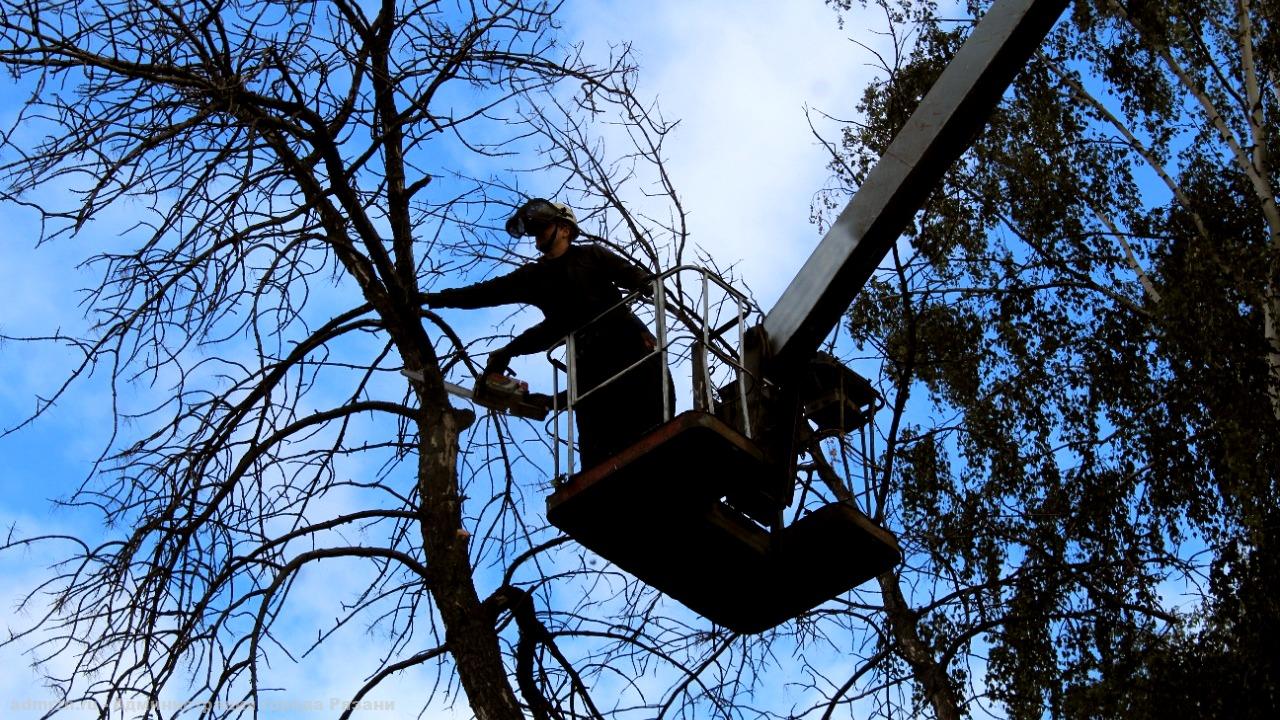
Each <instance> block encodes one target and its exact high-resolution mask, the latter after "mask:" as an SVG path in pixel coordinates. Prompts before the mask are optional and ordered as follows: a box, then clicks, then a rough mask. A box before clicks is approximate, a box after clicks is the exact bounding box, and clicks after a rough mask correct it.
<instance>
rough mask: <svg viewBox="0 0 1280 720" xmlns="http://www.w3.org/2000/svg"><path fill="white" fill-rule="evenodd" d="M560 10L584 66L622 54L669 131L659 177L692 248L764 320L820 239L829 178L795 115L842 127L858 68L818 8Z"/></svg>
mask: <svg viewBox="0 0 1280 720" xmlns="http://www.w3.org/2000/svg"><path fill="white" fill-rule="evenodd" d="M570 10H571V12H573V13H575V14H574V15H573V16H572V18H571V19H570V20H569V21H568V22H567V23H566V32H567V33H568V34H569V35H571V36H578V37H580V38H581V39H582V40H583V41H584V42H585V43H586V46H587V50H588V52H604V51H605V49H607V48H608V47H609V45H610V44H612V45H618V44H621V43H624V42H628V41H629V42H631V43H632V48H633V50H634V52H635V53H636V56H637V57H638V59H639V61H640V64H641V71H640V87H639V92H640V94H641V95H642V96H656V97H657V98H658V102H659V104H660V106H661V108H662V112H663V114H664V115H665V116H666V117H667V118H668V119H679V121H680V127H679V128H678V129H677V130H676V132H675V134H674V136H673V137H672V138H671V139H670V141H669V144H668V157H669V161H670V162H669V168H670V170H671V173H672V175H673V177H674V182H675V185H676V188H677V190H678V192H679V193H680V195H681V198H682V202H683V203H684V206H685V207H686V208H687V209H688V210H689V213H690V218H689V223H690V228H691V231H692V234H693V240H694V242H696V243H698V244H699V245H701V246H702V247H703V248H704V249H706V250H707V251H708V252H710V253H711V255H712V256H713V257H714V258H715V259H716V260H717V261H718V262H719V263H720V264H721V265H722V266H727V265H730V264H733V263H738V268H739V270H740V272H741V274H742V276H743V278H744V279H745V280H746V282H747V284H748V285H749V286H750V287H751V288H752V289H753V291H754V292H755V293H756V296H757V298H758V299H759V300H760V302H761V303H762V304H763V305H764V308H765V309H766V310H767V309H768V307H769V306H770V304H771V303H772V301H773V300H775V299H776V298H777V297H778V295H780V294H781V292H782V290H783V289H784V288H785V287H786V284H787V283H788V282H789V281H790V279H791V278H792V277H793V276H794V274H795V272H796V271H797V270H799V268H800V266H801V265H802V264H803V262H804V259H805V258H806V257H807V256H808V254H809V252H810V251H811V250H812V248H813V247H814V246H816V245H817V242H818V240H819V239H820V238H819V235H818V233H817V229H816V228H815V227H814V226H813V225H812V224H810V222H809V205H810V202H811V201H812V199H813V196H814V193H815V191H817V189H818V188H819V187H821V186H822V185H823V183H824V181H825V180H826V178H827V175H828V173H827V170H826V152H825V150H824V149H823V148H822V147H821V146H820V144H819V143H818V142H817V140H816V139H815V138H814V137H813V135H812V133H811V130H810V128H809V121H808V119H807V118H806V115H805V107H806V106H808V107H811V108H814V109H816V110H820V111H825V112H829V113H831V114H834V115H838V116H846V117H847V116H849V115H850V114H851V113H852V108H853V107H854V104H855V103H856V101H857V99H858V97H859V94H860V92H861V88H862V87H863V86H864V85H865V84H866V83H867V82H868V80H869V79H870V78H871V74H872V73H871V70H870V68H869V67H868V63H869V62H870V60H871V59H872V58H871V57H870V54H869V53H868V51H866V50H865V49H863V48H860V47H859V46H858V45H856V44H854V43H853V42H851V41H850V40H849V36H850V35H851V34H852V33H853V32H854V31H851V30H840V29H839V28H838V27H837V25H836V16H835V14H834V13H833V12H832V11H831V10H830V9H829V8H827V7H826V6H825V5H823V4H822V3H820V2H817V1H816V0H814V1H813V2H807V3H785V4H784V3H777V2H769V1H767V0H753V1H750V2H702V3H688V2H680V1H679V0H657V1H655V2H646V3H620V2H610V1H608V0H589V1H587V2H578V3H573V4H571V6H570ZM866 18H867V22H868V24H870V23H872V22H876V23H878V22H879V19H878V18H875V17H874V16H872V15H867V16H866ZM860 19H861V18H858V17H856V16H850V17H848V18H847V21H848V25H847V27H848V28H854V27H856V26H858V25H859V24H860V23H859V22H858V21H859V20H860ZM856 34H857V37H858V40H859V41H860V42H863V43H867V44H871V45H874V44H875V42H876V37H875V36H873V35H872V33H871V32H870V31H868V30H865V29H859V30H857V31H856ZM817 124H818V125H819V128H820V129H822V125H821V123H817ZM826 129H827V130H828V131H830V132H831V133H834V128H831V127H827V128H826Z"/></svg>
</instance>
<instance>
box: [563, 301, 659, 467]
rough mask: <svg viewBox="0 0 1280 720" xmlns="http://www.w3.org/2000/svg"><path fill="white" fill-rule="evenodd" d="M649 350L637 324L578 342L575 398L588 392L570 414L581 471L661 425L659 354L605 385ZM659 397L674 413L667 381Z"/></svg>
mask: <svg viewBox="0 0 1280 720" xmlns="http://www.w3.org/2000/svg"><path fill="white" fill-rule="evenodd" d="M653 347H654V341H653V336H652V335H650V334H649V331H648V330H647V329H646V328H645V327H644V326H643V325H642V324H639V322H638V321H636V322H635V323H632V322H625V323H623V322H619V323H613V324H610V325H607V326H604V327H601V328H599V329H598V330H595V331H594V332H590V333H584V334H583V336H582V337H581V338H580V339H579V341H578V343H577V352H576V357H577V372H578V394H579V395H586V394H587V393H588V392H589V391H591V394H590V395H588V396H587V397H586V398H584V399H582V400H581V401H579V403H578V404H577V405H576V406H575V408H574V413H575V415H576V418H577V426H578V453H579V455H580V457H581V459H582V468H583V469H584V470H585V469H588V468H591V467H594V466H596V465H598V464H600V463H601V462H603V461H605V460H607V459H609V458H610V457H612V456H614V455H616V454H618V453H619V452H621V451H623V450H625V449H626V448H627V447H628V446H630V445H632V444H634V443H635V442H636V441H637V440H639V439H640V438H641V437H643V436H644V435H645V434H647V433H648V432H650V431H651V430H653V429H654V428H656V427H657V426H659V425H661V424H662V422H663V420H664V417H663V401H662V399H663V394H664V383H663V381H662V375H663V372H662V355H661V354H657V355H654V356H653V357H650V358H648V359H645V360H644V361H643V362H641V363H640V364H639V365H638V366H636V367H634V368H632V369H630V370H628V371H627V372H626V373H624V374H622V375H621V376H620V377H617V378H614V379H613V380H612V381H609V379H610V378H612V377H613V376H614V375H616V374H618V373H620V372H622V371H623V370H624V369H625V368H627V367H628V366H630V365H632V364H633V363H636V362H637V361H639V360H640V359H641V358H644V356H645V355H646V354H648V353H650V352H652V351H653ZM606 381H608V382H607V384H604V385H602V383H606ZM665 394H666V396H667V398H668V401H669V402H670V407H672V408H674V407H675V391H674V388H673V387H672V385H671V383H670V381H668V382H666V383H665Z"/></svg>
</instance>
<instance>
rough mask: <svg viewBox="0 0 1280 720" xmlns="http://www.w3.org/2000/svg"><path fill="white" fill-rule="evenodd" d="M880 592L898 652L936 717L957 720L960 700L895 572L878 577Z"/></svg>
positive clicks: (958, 718)
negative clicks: (921, 635) (924, 636)
mask: <svg viewBox="0 0 1280 720" xmlns="http://www.w3.org/2000/svg"><path fill="white" fill-rule="evenodd" d="M877 581H879V583H880V594H881V595H882V596H883V598H884V611H885V614H886V615H888V617H889V631H890V632H891V633H892V634H893V639H894V641H896V642H897V643H898V647H899V648H900V649H901V655H902V658H903V659H904V660H906V661H907V664H908V665H910V666H911V674H912V675H913V676H914V677H915V680H916V682H918V683H920V687H921V688H923V690H924V697H925V699H926V700H927V701H928V702H929V705H930V706H931V707H932V708H933V713H934V716H935V717H937V718H938V719H939V720H960V702H959V700H958V699H957V698H956V693H955V689H954V688H952V686H951V678H950V677H948V676H947V669H946V668H944V667H942V666H941V665H939V664H938V661H937V660H936V659H935V658H934V657H933V650H932V649H931V648H930V647H929V645H928V644H927V643H925V642H924V641H923V640H921V639H920V631H919V628H918V627H916V622H917V621H918V619H919V618H918V616H917V615H916V614H915V613H914V612H912V610H911V608H910V607H908V606H907V601H906V599H905V598H903V596H902V586H901V585H900V584H899V583H898V574H897V573H896V572H888V573H885V574H883V575H881V576H880V577H879V578H877Z"/></svg>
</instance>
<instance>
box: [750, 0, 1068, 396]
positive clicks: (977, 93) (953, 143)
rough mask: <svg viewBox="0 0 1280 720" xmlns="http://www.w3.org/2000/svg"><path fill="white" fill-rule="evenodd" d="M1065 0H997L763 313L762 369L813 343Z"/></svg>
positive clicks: (800, 358) (785, 363)
mask: <svg viewBox="0 0 1280 720" xmlns="http://www.w3.org/2000/svg"><path fill="white" fill-rule="evenodd" d="M1068 2H1069V0H996V2H995V3H994V4H993V5H992V6H991V8H990V9H989V10H988V11H987V14H986V15H985V16H984V17H983V18H982V22H981V23H979V24H978V27H976V28H975V29H974V31H973V33H972V34H971V35H970V36H969V38H968V39H967V40H965V43H964V45H963V46H962V47H961V48H960V51H959V52H957V53H956V55H955V57H954V58H952V60H951V62H950V63H948V64H947V67H946V69H944V70H943V71H942V75H941V76H940V77H939V78H938V80H937V81H936V82H935V83H934V84H933V87H932V88H930V90H929V92H928V94H926V95H925V97H924V100H922V101H921V102H920V106H919V107H917V108H916V111H915V112H914V113H913V114H912V115H911V117H910V119H908V120H907V124H906V125H904V126H903V128H902V129H901V130H900V131H899V132H898V134H897V136H896V137H894V139H893V142H892V144H890V145H889V149H888V150H886V151H885V154H884V156H883V157H881V158H880V161H879V162H878V163H877V164H876V166H875V167H874V168H873V169H872V170H871V173H870V174H869V175H867V179H866V181H865V182H863V184H862V186H861V187H860V188H859V189H858V192H857V193H856V194H855V195H854V196H853V199H852V200H850V201H849V204H848V205H847V206H845V209H844V210H843V211H842V212H841V213H840V216H839V217H838V218H837V219H836V222H835V224H834V225H832V226H831V229H830V230H829V231H828V232H827V234H826V237H824V238H823V239H822V242H821V243H819V244H818V247H817V248H816V249H815V250H814V251H813V254H812V255H810V256H809V259H808V260H807V261H806V262H805V264H804V267H802V268H801V269H800V272H799V273H798V274H797V275H796V277H795V278H794V279H793V280H792V281H791V284H790V285H789V286H788V287H787V289H786V290H785V291H784V292H783V293H782V297H780V298H779V299H778V302H777V304H775V305H774V306H773V309H772V310H770V311H769V313H768V314H767V315H766V316H765V319H764V331H765V335H766V338H767V340H766V342H767V343H768V351H767V352H766V355H767V357H768V360H767V361H766V362H765V363H764V367H765V368H766V372H767V373H768V374H769V375H771V376H773V377H774V378H775V379H778V377H779V376H780V375H782V376H785V374H786V373H787V372H789V371H790V370H793V369H794V368H795V367H796V366H797V365H798V364H799V363H803V362H805V361H807V360H808V359H809V358H810V357H812V356H813V354H814V352H816V351H817V349H818V347H819V346H820V344H821V343H822V340H823V339H824V338H825V337H826V336H827V334H828V333H829V332H831V328H833V327H835V324H836V323H837V322H838V321H839V319H840V315H841V314H842V313H843V312H844V311H845V310H846V309H847V308H848V307H849V303H851V302H852V301H853V298H854V297H855V296H857V294H858V293H859V292H860V291H861V290H862V288H863V286H864V285H865V284H866V282H867V279H868V278H870V277H871V273H872V272H874V271H875V269H876V267H877V266H879V265H880V261H882V260H883V259H884V257H885V255H887V254H888V253H889V250H890V249H891V248H892V247H893V244H894V243H895V242H897V240H898V236H899V235H901V233H902V230H903V228H904V227H906V224H907V223H908V222H909V221H910V220H911V217H912V216H913V215H914V214H915V213H916V211H917V210H918V209H919V208H920V206H921V205H923V204H924V201H925V199H926V198H927V197H928V195H929V193H930V192H932V191H933V189H934V188H935V187H936V186H937V184H938V183H939V182H940V181H941V180H942V176H943V175H944V174H945V173H946V172H947V170H948V169H950V168H951V166H952V165H953V164H954V163H955V161H956V160H957V159H958V158H959V157H960V155H961V154H962V153H963V152H964V151H965V149H966V148H967V147H968V146H969V144H970V142H972V138H973V136H974V134H975V133H976V132H977V131H978V130H979V129H980V128H981V127H982V126H983V125H984V124H986V122H987V118H988V117H989V116H990V115H991V111H992V110H993V109H994V108H995V106H996V104H997V103H998V102H999V101H1000V96H1001V95H1003V94H1004V91H1005V90H1006V89H1007V88H1008V87H1009V84H1010V83H1011V82H1013V78H1014V76H1015V75H1016V74H1017V73H1018V71H1019V70H1021V69H1022V68H1023V66H1024V65H1026V63H1027V60H1028V59H1030V57H1031V54H1032V53H1033V52H1035V49H1036V48H1037V47H1038V46H1039V45H1040V42H1041V41H1042V40H1044V37H1045V35H1047V34H1048V32H1049V29H1050V28H1052V27H1053V24H1054V23H1055V22H1056V21H1057V19H1058V17H1059V16H1060V15H1061V14H1062V11H1063V9H1065V8H1066V6H1067V3H1068Z"/></svg>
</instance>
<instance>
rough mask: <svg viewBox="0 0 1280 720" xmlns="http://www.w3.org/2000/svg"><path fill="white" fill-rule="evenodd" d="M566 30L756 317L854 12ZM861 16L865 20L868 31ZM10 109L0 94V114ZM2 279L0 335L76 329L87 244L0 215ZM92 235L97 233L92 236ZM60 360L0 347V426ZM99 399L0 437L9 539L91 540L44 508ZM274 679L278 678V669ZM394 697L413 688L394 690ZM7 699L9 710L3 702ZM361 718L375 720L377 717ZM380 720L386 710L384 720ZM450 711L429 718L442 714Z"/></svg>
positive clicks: (3, 516) (71, 466) (23, 572)
mask: <svg viewBox="0 0 1280 720" xmlns="http://www.w3.org/2000/svg"><path fill="white" fill-rule="evenodd" d="M565 10H566V14H565V15H564V18H563V24H564V32H565V35H566V36H567V37H568V38H570V39H579V40H581V41H583V42H584V43H585V44H586V50H587V52H588V54H589V55H590V54H591V53H601V54H603V53H606V52H607V51H608V47H609V46H610V45H611V44H618V43H622V42H630V43H632V44H633V48H634V50H635V52H636V54H637V56H638V58H639V60H640V63H641V67H642V70H641V76H640V86H639V92H640V94H641V95H642V96H651V97H656V98H657V100H658V102H659V103H660V105H661V108H662V110H663V112H664V114H665V115H666V116H667V117H668V118H670V119H677V118H678V119H680V121H681V125H680V127H679V129H678V130H677V131H676V133H675V135H674V137H673V138H672V139H671V141H670V143H669V145H668V156H669V159H670V164H669V170H670V172H671V174H672V175H673V177H674V179H675V183H676V186H677V188H678V189H679V192H680V194H681V197H682V200H683V203H684V205H685V207H686V208H687V209H688V210H689V212H690V218H689V222H690V228H691V230H692V239H693V241H694V242H696V243H698V244H699V245H700V246H701V247H702V248H703V249H705V250H706V251H707V252H708V253H710V254H711V255H712V256H713V257H715V258H716V259H717V261H718V262H720V263H721V264H722V265H734V264H736V268H737V271H738V273H739V274H740V275H741V276H742V278H743V279H744V280H745V282H746V283H747V284H748V285H749V286H750V287H751V289H752V290H753V292H754V293H755V296H756V298H757V299H758V300H759V301H760V302H761V304H762V305H763V306H764V307H765V308H767V307H769V305H770V304H771V302H772V301H773V300H774V299H775V298H776V297H777V296H778V295H779V294H780V293H781V291H782V289H783V288H784V287H785V286H786V284H787V282H788V281H789V280H790V278H791V277H792V275H793V274H794V272H795V271H796V270H797V269H798V268H799V267H800V265H801V264H802V263H803V261H804V259H805V257H806V256H807V255H808V252H809V250H810V249H811V248H812V247H813V246H814V245H816V243H817V241H818V239H819V236H818V233H817V230H816V229H815V228H814V226H813V225H811V224H810V223H809V205H810V202H811V200H812V198H813V195H814V192H815V191H816V190H817V189H818V188H820V187H821V186H822V185H823V183H824V181H825V180H826V177H827V172H826V170H825V167H824V164H825V157H824V151H823V150H822V148H821V147H820V146H819V144H818V143H817V141H816V140H815V139H814V138H813V137H812V135H811V131H810V128H809V121H808V119H807V118H806V115H805V110H804V108H805V106H806V105H808V106H810V107H812V108H814V109H816V110H820V111H826V112H830V113H832V114H834V115H837V116H842V117H848V116H849V115H850V114H851V112H852V107H853V105H854V103H855V102H856V100H857V98H858V97H859V94H860V90H861V88H862V86H863V85H864V84H865V83H866V82H867V81H868V80H869V79H870V78H871V77H872V74H873V71H872V68H871V67H870V63H871V62H872V60H873V58H872V57H871V56H870V55H869V53H868V52H867V51H866V50H865V49H862V48H860V47H858V46H857V45H856V44H854V43H853V42H851V41H850V39H849V37H850V36H855V37H856V38H857V39H858V40H859V41H861V42H863V43H867V44H871V45H875V44H877V43H878V42H879V39H878V38H877V37H876V36H874V35H873V34H872V33H871V32H870V31H868V30H867V29H866V28H865V27H860V25H861V23H859V22H858V21H857V18H856V17H853V18H850V19H849V21H848V22H847V24H846V27H845V29H844V30H840V29H838V28H837V26H836V18H835V15H834V13H833V12H831V11H830V10H829V9H828V8H827V7H826V6H825V5H824V4H823V3H822V2H821V1H820V0H809V1H807V2H803V3H778V2H771V1H769V0H752V1H749V2H727V1H722V2H702V3H696V4H695V3H688V2H680V1H679V0H659V1H656V2H644V3H641V2H607V1H605V0H570V1H569V2H568V3H567V4H566V8H565ZM877 23H878V18H877V17H876V16H874V15H873V16H871V18H870V19H869V20H868V24H872V25H874V24H877ZM19 100H20V97H15V93H13V92H12V91H10V90H8V89H6V91H5V93H4V95H3V98H2V99H0V117H4V118H7V117H10V116H11V114H12V113H13V112H14V104H15V103H16V102H18V101H19ZM0 222H2V223H3V225H4V227H5V228H6V232H5V233H4V238H3V240H0V283H2V284H3V285H2V286H3V287H4V288H5V289H6V291H7V292H8V293H9V294H10V297H9V298H8V302H6V303H4V304H3V306H2V307H0V328H3V330H4V332H5V333H6V334H11V335H27V334H46V333H49V332H52V331H54V330H56V329H58V328H62V329H64V330H67V331H69V332H73V333H74V331H75V330H76V329H78V328H82V327H83V326H84V318H83V313H82V311H81V308H80V307H79V306H78V295H77V290H78V289H80V288H82V287H86V286H90V285H92V284H94V280H93V278H92V277H90V276H89V275H86V274H83V273H80V272H77V271H75V270H74V269H73V265H74V263H75V262H76V261H77V260H78V259H79V258H81V257H83V247H84V246H85V245H86V244H89V243H100V242H109V241H110V238H109V237H106V236H89V237H84V236H82V237H80V238H77V239H76V240H74V241H71V242H68V243H61V244H55V245H52V246H47V247H43V248H40V249H35V248H34V247H33V245H34V238H35V228H34V227H32V226H31V222H32V219H31V217H30V216H29V215H28V214H25V213H23V212H22V211H21V210H19V209H15V208H12V207H7V206H0ZM102 227H103V228H104V229H105V227H107V225H105V224H104V225H103V226H102ZM73 359H74V358H73V357H72V356H70V355H68V353H67V352H66V351H64V350H59V349H57V348H53V347H39V348H37V347H34V346H28V345H22V346H17V345H14V344H9V345H6V346H0V369H2V370H3V372H4V379H5V381H4V383H3V384H2V385H0V427H4V428H9V427H12V426H14V425H15V424H16V423H18V422H21V420H22V418H23V417H25V416H26V414H28V413H29V412H30V410H31V409H32V408H33V407H34V404H35V394H36V393H46V392H48V391H50V390H51V389H52V388H53V387H55V384H56V382H57V379H58V378H60V377H61V376H62V375H63V374H64V373H65V372H66V371H67V370H68V369H69V368H70V363H71V362H72V361H73ZM109 407H110V403H109V397H108V396H107V395H106V393H105V391H104V389H103V388H101V387H96V386H94V384H93V383H89V384H86V385H83V386H80V387H78V388H77V389H76V392H75V393H74V394H73V395H72V396H70V397H68V398H66V399H64V400H63V401H62V402H60V403H59V405H58V406H57V407H56V408H55V409H54V410H53V411H52V412H51V413H49V414H48V415H47V416H46V417H44V418H42V419H41V420H40V421H39V422H37V423H36V424H35V425H33V426H32V427H30V428H28V429H26V430H24V431H22V432H21V433H19V434H16V435H11V436H9V437H6V438H4V439H0V453H3V458H4V462H3V463H0V497H2V498H3V500H0V522H2V523H3V525H4V526H5V527H6V528H8V527H9V526H11V525H16V526H17V527H18V528H19V530H20V532H21V533H22V534H35V533H45V532H49V533H57V532H79V533H82V534H92V533H94V532H95V528H94V527H93V525H92V520H91V517H90V516H82V515H78V514H75V513H68V512H65V511H55V510H53V509H52V507H51V505H50V504H49V502H48V499H49V498H52V497H57V496H61V495H64V494H65V493H67V492H69V491H70V490H72V489H73V488H74V486H75V485H76V484H77V483H78V482H79V481H80V480H81V479H82V478H83V477H84V476H85V473H86V472H87V471H88V468H89V465H90V464H91V463H92V462H93V460H94V459H95V458H96V457H97V454H98V453H99V452H100V451H101V448H102V446H103V443H104V442H105V438H106V437H107V435H106V433H108V432H109V431H110V426H111V425H110V424H111V416H110V410H109ZM49 561H50V557H49V555H47V554H46V553H45V552H44V551H42V550H41V551H33V552H31V553H28V554H26V555H15V554H11V553H10V554H5V555H3V556H0V587H2V588H3V590H0V602H4V603H5V605H6V606H7V607H12V606H13V605H14V603H15V602H16V601H17V598H18V597H19V593H21V592H22V591H23V590H25V589H29V588H31V587H33V585H34V582H35V581H36V579H37V578H39V577H42V576H43V575H44V574H45V573H46V567H47V565H48V563H49ZM324 652H326V653H330V654H331V655H332V658H331V660H329V661H328V662H324V663H322V669H321V670H320V671H313V672H312V673H311V674H308V675H306V676H305V677H304V676H302V675H301V674H300V673H299V674H296V675H295V676H294V677H292V678H290V679H291V680H292V683H291V684H290V687H291V688H296V690H291V692H293V695H291V696H290V697H294V698H301V699H307V700H314V699H320V700H324V699H327V698H328V697H329V693H328V692H327V691H326V690H325V688H326V687H327V685H326V677H327V676H328V674H332V675H334V676H336V675H341V674H342V672H343V670H344V669H345V667H348V666H349V664H350V662H351V661H352V657H353V656H355V655H359V654H369V653H372V652H374V650H373V649H370V648H368V647H361V646H358V645H352V646H345V647H344V646H335V647H330V648H328V649H326V650H325V651H324ZM25 665H26V660H25V659H24V658H23V657H22V656H21V655H19V654H18V653H17V652H16V650H15V649H13V648H5V649H3V650H0V666H2V667H5V668H6V671H5V673H4V674H3V676H0V716H4V717H18V718H22V717H35V716H37V715H38V713H37V712H35V711H34V710H31V709H30V708H31V707H32V705H23V702H25V701H34V704H35V705H38V704H39V701H41V700H46V699H48V697H49V696H48V695H47V694H45V693H43V692H42V690H41V689H40V688H39V687H38V685H37V684H36V682H35V680H34V679H33V678H34V676H33V675H31V674H29V673H26V672H24V671H23V670H22V668H24V667H25ZM282 672H283V673H284V675H285V676H289V675H290V674H291V673H290V671H289V669H288V668H285V669H283V670H282ZM400 691H403V692H404V693H405V694H406V697H409V696H412V694H413V692H414V690H413V689H412V688H408V687H405V688H401V690H400ZM15 703H17V704H16V705H15ZM371 716H372V717H377V716H380V715H378V714H377V713H375V714H373V715H371ZM382 716H385V715H382ZM451 716H452V715H449V714H442V715H439V716H431V715H429V716H428V717H451Z"/></svg>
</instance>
